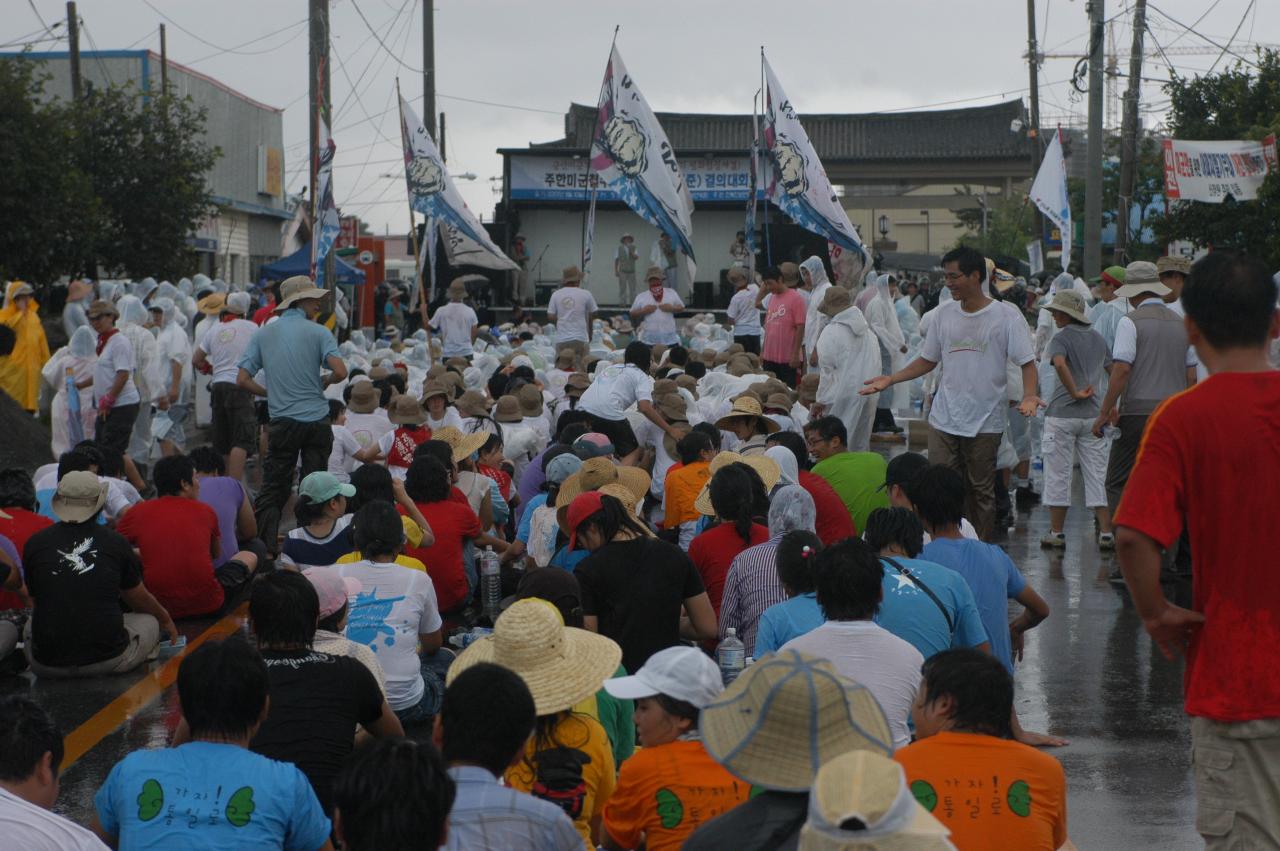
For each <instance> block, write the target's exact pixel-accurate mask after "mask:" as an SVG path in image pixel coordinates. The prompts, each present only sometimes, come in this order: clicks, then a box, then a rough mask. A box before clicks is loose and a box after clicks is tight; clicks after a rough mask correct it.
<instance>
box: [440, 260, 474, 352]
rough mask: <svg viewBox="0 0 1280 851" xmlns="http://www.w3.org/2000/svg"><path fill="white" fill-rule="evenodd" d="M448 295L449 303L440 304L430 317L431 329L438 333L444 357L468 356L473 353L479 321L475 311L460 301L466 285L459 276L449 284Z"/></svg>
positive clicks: (464, 295) (463, 296)
mask: <svg viewBox="0 0 1280 851" xmlns="http://www.w3.org/2000/svg"><path fill="white" fill-rule="evenodd" d="M448 296H449V303H448V304H442V305H440V307H439V309H437V310H436V315H435V316H433V317H431V330H432V331H435V332H436V333H437V334H439V335H440V337H441V340H440V342H441V345H442V346H443V347H444V356H445V357H446V358H469V357H471V356H472V355H473V354H475V348H474V346H475V342H476V335H477V334H479V333H480V321H479V320H478V319H477V318H476V312H475V311H474V310H472V309H471V308H470V307H469V306H467V305H465V304H463V303H462V300H463V299H464V298H466V297H467V285H466V284H464V283H463V282H462V279H461V278H455V279H454V281H453V283H451V284H449V289H448Z"/></svg>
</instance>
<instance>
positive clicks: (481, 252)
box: [440, 222, 520, 270]
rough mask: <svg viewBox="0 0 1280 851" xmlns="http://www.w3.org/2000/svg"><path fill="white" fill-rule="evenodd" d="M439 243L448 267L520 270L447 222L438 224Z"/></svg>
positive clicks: (509, 259)
mask: <svg viewBox="0 0 1280 851" xmlns="http://www.w3.org/2000/svg"><path fill="white" fill-rule="evenodd" d="M440 241H441V242H442V243H444V253H445V256H446V257H448V258H449V265H450V266H478V267H480V268H481V269H504V270H505V269H510V270H516V269H519V268H520V267H519V266H517V265H516V263H515V261H514V260H512V259H511V258H509V257H507V255H505V254H494V253H493V251H491V250H490V249H488V248H486V247H485V246H483V245H481V244H480V243H478V242H476V241H475V240H474V239H472V238H471V237H469V236H467V235H466V234H465V233H463V232H462V231H461V230H459V229H458V227H457V226H456V225H453V224H450V223H449V222H441V223H440Z"/></svg>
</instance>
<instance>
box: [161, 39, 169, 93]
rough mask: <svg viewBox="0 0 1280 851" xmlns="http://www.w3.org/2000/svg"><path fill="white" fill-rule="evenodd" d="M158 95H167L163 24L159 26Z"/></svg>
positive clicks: (166, 66) (167, 73) (167, 61)
mask: <svg viewBox="0 0 1280 851" xmlns="http://www.w3.org/2000/svg"><path fill="white" fill-rule="evenodd" d="M160 93H161V94H166V95H167V94H168V93H169V44H168V42H167V41H166V40H165V37H164V24H161V25H160Z"/></svg>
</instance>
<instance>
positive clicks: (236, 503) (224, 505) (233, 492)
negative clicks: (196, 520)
mask: <svg viewBox="0 0 1280 851" xmlns="http://www.w3.org/2000/svg"><path fill="white" fill-rule="evenodd" d="M199 499H200V501H201V502H203V503H204V504H205V505H207V506H209V507H210V508H212V509H213V511H214V513H215V514H217V515H218V534H219V536H220V537H221V538H222V554H221V555H219V556H218V557H217V558H215V559H214V560H213V567H214V569H215V570H216V569H217V568H219V567H221V566H222V565H223V564H225V563H226V561H227V560H228V559H230V558H231V557H232V556H233V555H235V554H236V553H237V552H238V551H239V549H240V542H239V539H238V538H237V537H236V515H237V514H238V513H239V512H240V505H241V504H242V503H243V502H244V486H243V485H241V484H240V482H238V481H236V480H235V479H233V478H231V477H230V476H207V477H205V478H203V479H201V480H200V497H199Z"/></svg>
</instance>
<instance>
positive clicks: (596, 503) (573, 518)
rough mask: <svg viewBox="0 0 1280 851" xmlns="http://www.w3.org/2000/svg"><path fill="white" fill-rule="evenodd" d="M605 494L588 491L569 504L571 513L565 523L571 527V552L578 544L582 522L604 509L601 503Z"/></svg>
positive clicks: (569, 512)
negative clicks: (579, 528)
mask: <svg viewBox="0 0 1280 851" xmlns="http://www.w3.org/2000/svg"><path fill="white" fill-rule="evenodd" d="M603 497H604V494H602V493H600V491H587V492H586V493H582V494H578V495H577V496H576V497H574V498H573V502H571V503H569V511H568V513H567V515H566V517H565V523H566V524H567V525H568V527H569V550H570V552H572V551H573V548H574V547H575V546H577V543H578V527H579V526H581V525H582V521H584V520H586V519H587V518H588V517H590V516H591V515H592V514H595V513H596V512H597V511H600V510H601V509H602V508H603V507H604V503H603V502H601V500H602V499H603Z"/></svg>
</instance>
